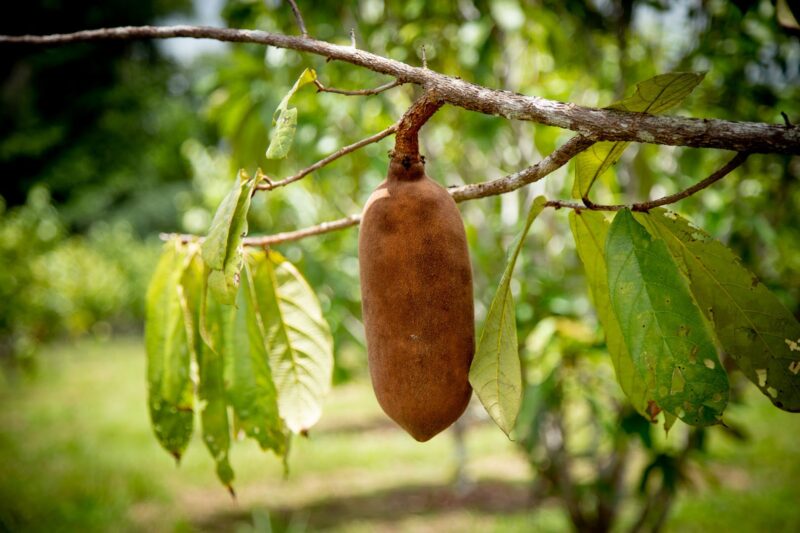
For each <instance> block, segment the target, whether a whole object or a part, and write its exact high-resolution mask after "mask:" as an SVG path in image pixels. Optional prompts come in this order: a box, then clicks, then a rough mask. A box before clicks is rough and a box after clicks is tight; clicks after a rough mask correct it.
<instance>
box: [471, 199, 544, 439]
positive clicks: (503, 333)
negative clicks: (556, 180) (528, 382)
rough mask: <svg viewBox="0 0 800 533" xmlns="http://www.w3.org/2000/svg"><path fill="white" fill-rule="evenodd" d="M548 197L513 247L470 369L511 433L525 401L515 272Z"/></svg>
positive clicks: (489, 407)
mask: <svg viewBox="0 0 800 533" xmlns="http://www.w3.org/2000/svg"><path fill="white" fill-rule="evenodd" d="M545 201H546V200H545V198H544V197H542V196H539V197H538V198H536V199H535V200H534V201H533V204H532V205H531V208H530V210H529V211H528V217H527V219H526V220H525V226H524V228H523V229H522V232H521V233H520V235H519V237H518V238H517V241H516V243H515V245H514V246H513V247H512V250H511V254H510V255H509V260H508V263H507V265H506V269H505V271H504V272H503V277H502V279H501V280H500V286H499V287H498V288H497V292H495V295H494V298H492V303H491V306H490V307H489V313H488V314H487V315H486V322H485V323H484V326H483V331H481V335H480V338H479V340H478V346H477V348H476V350H475V358H474V359H473V360H472V366H471V367H470V369H469V382H470V383H471V384H472V388H473V389H475V393H476V394H477V395H478V398H479V399H480V400H481V403H482V404H483V406H484V407H485V408H486V411H487V412H488V413H489V415H490V416H491V417H492V419H493V420H494V421H495V423H496V424H497V425H498V426H500V429H502V430H503V432H504V433H505V434H506V435H508V434H509V433H510V432H511V430H512V429H513V428H514V423H515V421H516V419H517V415H518V414H519V408H520V404H521V402H522V369H521V364H520V360H519V348H518V345H517V322H516V315H515V312H514V298H513V296H512V295H511V288H510V285H511V275H512V274H513V272H514V266H515V265H516V263H517V258H518V257H519V254H520V251H521V250H522V245H523V244H524V243H525V237H526V236H527V235H528V231H529V230H530V228H531V224H533V221H534V220H535V219H536V217H537V216H538V215H539V213H541V212H542V209H544V205H545Z"/></svg>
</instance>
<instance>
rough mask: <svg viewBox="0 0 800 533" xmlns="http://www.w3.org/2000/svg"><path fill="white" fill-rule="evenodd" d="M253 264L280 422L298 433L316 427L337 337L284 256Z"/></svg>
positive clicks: (274, 254)
mask: <svg viewBox="0 0 800 533" xmlns="http://www.w3.org/2000/svg"><path fill="white" fill-rule="evenodd" d="M252 258H253V260H254V261H253V266H252V273H253V287H254V289H255V295H256V301H257V302H258V308H259V311H260V313H261V317H262V320H263V323H264V333H265V339H266V343H267V348H268V351H269V355H270V367H271V368H272V376H273V379H274V381H275V385H276V387H277V389H278V406H279V407H280V414H281V417H282V418H283V419H284V421H285V422H286V425H287V427H288V428H289V429H290V430H291V431H293V432H294V433H301V432H303V431H305V430H307V429H308V428H310V427H311V426H313V425H314V424H315V423H316V422H317V421H318V420H319V418H320V416H321V415H322V400H323V398H324V396H325V395H326V394H327V393H328V391H329V390H330V384H331V377H332V374H333V337H332V336H331V332H330V328H329V327H328V323H327V322H326V321H325V319H324V318H323V317H322V310H321V309H320V305H319V301H318V300H317V297H316V295H315V294H314V291H313V290H312V289H311V287H310V286H309V285H308V283H307V282H306V280H305V279H303V277H302V276H301V275H300V273H299V272H298V271H297V269H296V268H295V267H294V266H293V265H292V264H291V263H289V262H288V261H287V260H286V259H284V258H283V257H282V256H281V255H280V254H278V253H277V252H274V251H270V252H269V254H264V253H262V252H259V253H257V254H253V255H252Z"/></svg>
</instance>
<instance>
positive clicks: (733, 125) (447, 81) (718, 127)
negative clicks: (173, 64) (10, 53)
mask: <svg viewBox="0 0 800 533" xmlns="http://www.w3.org/2000/svg"><path fill="white" fill-rule="evenodd" d="M173 37H189V38H195V39H215V40H218V41H227V42H248V43H258V44H264V45H270V46H276V47H279V48H288V49H292V50H298V51H300V52H308V53H312V54H316V55H320V56H324V57H327V58H329V59H338V60H340V61H345V62H348V63H351V64H353V65H358V66H361V67H364V68H367V69H369V70H372V71H374V72H379V73H382V74H388V75H389V76H393V77H394V78H396V79H397V80H398V81H400V82H402V83H415V84H417V85H421V86H423V87H424V88H426V89H429V90H430V89H433V90H435V91H436V94H437V96H438V97H439V98H441V99H442V100H443V101H445V102H446V103H449V104H452V105H456V106H459V107H462V108H464V109H469V110H472V111H478V112H481V113H485V114H488V115H498V116H502V117H505V118H509V119H514V120H528V121H532V122H538V123H541V124H547V125H550V126H556V127H559V128H565V129H569V130H572V131H575V132H578V133H581V134H582V135H583V136H584V137H587V138H589V139H591V140H594V141H632V142H641V143H651V144H665V145H672V146H690V147H695V148H720V149H726V150H733V151H737V152H755V153H780V154H795V155H797V154H800V128H798V127H796V126H792V127H787V126H785V125H783V124H780V125H778V124H762V123H754V122H731V121H727V120H718V119H692V118H683V117H663V116H653V115H646V114H642V113H630V112H625V111H617V110H610V109H595V108H589V107H583V106H579V105H575V104H569V103H563V102H556V101H553V100H547V99H545V98H539V97H536V96H524V95H521V94H516V93H511V92H507V91H496V90H492V89H488V88H486V87H481V86H479V85H475V84H472V83H469V82H466V81H464V80H461V79H459V78H454V77H451V76H446V75H444V74H440V73H438V72H435V71H432V70H430V69H427V68H419V67H412V66H411V65H407V64H405V63H402V62H400V61H395V60H393V59H388V58H385V57H382V56H379V55H376V54H372V53H370V52H365V51H363V50H359V49H357V48H354V47H349V46H339V45H335V44H331V43H328V42H325V41H319V40H316V39H312V38H309V37H296V36H288V35H282V34H277V33H268V32H263V31H256V30H239V29H229V28H211V27H203V26H163V27H158V26H127V27H119V28H103V29H97V30H86V31H79V32H75V33H68V34H54V35H19V36H8V35H4V36H0V43H17V44H39V45H57V44H66V43H74V42H82V41H94V40H108V39H117V40H119V39H167V38H173Z"/></svg>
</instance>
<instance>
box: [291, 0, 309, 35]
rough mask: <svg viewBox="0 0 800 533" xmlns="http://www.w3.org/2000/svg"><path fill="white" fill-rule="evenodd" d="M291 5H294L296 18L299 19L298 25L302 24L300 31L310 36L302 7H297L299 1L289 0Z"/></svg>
mask: <svg viewBox="0 0 800 533" xmlns="http://www.w3.org/2000/svg"><path fill="white" fill-rule="evenodd" d="M287 2H289V5H290V6H291V7H292V13H294V18H295V19H296V20H297V25H298V26H300V33H301V34H302V35H303V37H308V30H306V23H305V21H303V15H302V14H301V13H300V8H299V7H297V2H295V1H294V0H287Z"/></svg>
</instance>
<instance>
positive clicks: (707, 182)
mask: <svg viewBox="0 0 800 533" xmlns="http://www.w3.org/2000/svg"><path fill="white" fill-rule="evenodd" d="M749 155H750V154H748V153H746V152H739V153H738V154H736V155H735V156H734V157H733V159H731V160H730V161H728V162H727V163H725V165H724V166H723V167H722V168H720V169H719V170H717V171H716V172H714V173H713V174H711V175H710V176H709V177H707V178H706V179H704V180H702V181H699V182H697V183H695V184H694V185H692V186H691V187H687V188H686V189H684V190H682V191H680V192H676V193H675V194H670V195H669V196H663V197H661V198H657V199H655V200H650V201H648V202H640V203H635V204H630V205H626V204H614V205H600V204H594V203H592V202H590V201H589V200H587V199H584V200H583V202H584V203H583V204H579V203H577V202H565V201H563V200H550V201H548V202H547V203H546V204H545V206H546V207H554V208H556V209H561V208H562V207H565V208H568V209H577V210H581V209H588V210H590V211H619V210H621V209H630V210H631V211H643V212H647V211H650V210H651V209H655V208H656V207H661V206H662V205H668V204H674V203H675V202H677V201H679V200H683V199H684V198H688V197H689V196H691V195H693V194H694V193H696V192H698V191H701V190H703V189H705V188H707V187H709V186H711V185H713V184H714V183H716V182H718V181H719V180H721V179H722V178H724V177H725V176H727V175H728V174H730V173H731V172H733V171H734V170H735V169H737V168H739V167H740V166H741V165H742V163H744V162H745V160H746V159H747V157H748V156H749Z"/></svg>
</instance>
